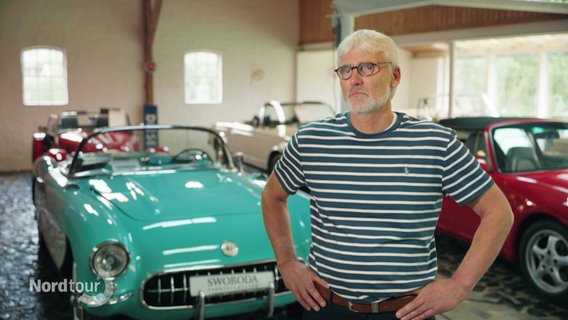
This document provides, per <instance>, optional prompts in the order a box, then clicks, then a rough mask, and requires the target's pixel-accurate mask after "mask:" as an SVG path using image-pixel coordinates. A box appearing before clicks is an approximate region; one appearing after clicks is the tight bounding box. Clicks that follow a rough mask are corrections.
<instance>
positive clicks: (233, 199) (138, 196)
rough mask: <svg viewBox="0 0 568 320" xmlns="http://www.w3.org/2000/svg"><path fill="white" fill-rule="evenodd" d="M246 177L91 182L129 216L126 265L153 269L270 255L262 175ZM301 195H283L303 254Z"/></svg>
mask: <svg viewBox="0 0 568 320" xmlns="http://www.w3.org/2000/svg"><path fill="white" fill-rule="evenodd" d="M248 177H249V175H248V174H238V173H230V172H220V171H216V170H215V171H214V170H211V171H199V172H175V173H172V174H160V175H159V176H155V175H139V176H115V177H113V178H112V179H108V180H106V179H105V180H104V182H102V180H101V181H94V180H93V181H92V182H91V184H93V189H95V192H96V193H98V194H99V195H100V196H101V197H103V198H104V199H106V201H108V202H111V203H113V204H114V206H116V207H118V208H119V209H120V211H122V212H124V214H125V215H127V216H129V217H131V218H132V219H126V221H122V222H121V223H126V224H128V229H129V232H128V237H127V239H128V240H126V241H127V242H128V243H129V245H128V247H130V248H132V249H133V250H135V252H131V254H132V255H133V256H134V257H136V258H133V259H134V260H135V262H134V266H133V267H134V268H136V269H139V270H143V271H144V272H156V271H158V270H179V269H191V268H203V267H205V266H219V265H231V264H240V263H247V262H250V261H265V260H272V259H274V253H273V251H272V247H271V246H270V241H269V240H268V237H267V235H266V232H265V229H264V223H263V219H262V213H261V207H260V193H261V191H262V188H263V186H264V183H265V182H264V181H263V180H254V179H249V178H248ZM97 183H98V184H100V185H99V186H97V187H95V186H94V185H96V184H97ZM308 201H309V200H308V197H307V196H306V195H304V194H300V195H293V196H291V197H290V199H289V207H290V224H291V228H292V233H293V237H294V243H295V246H296V252H297V253H298V255H299V256H300V257H304V258H305V257H307V254H308V251H309V246H310V225H309V203H308ZM225 246H228V247H229V248H230V247H233V248H234V247H237V248H238V249H237V250H236V251H232V252H231V250H227V249H225V250H224V249H223V248H224V247H225Z"/></svg>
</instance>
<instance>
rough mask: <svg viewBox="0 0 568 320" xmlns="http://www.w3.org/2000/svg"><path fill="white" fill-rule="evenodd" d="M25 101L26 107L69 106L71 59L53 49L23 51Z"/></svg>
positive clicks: (36, 48) (61, 51)
mask: <svg viewBox="0 0 568 320" xmlns="http://www.w3.org/2000/svg"><path fill="white" fill-rule="evenodd" d="M21 63H22V79H23V97H24V105H26V106H37V105H40V106H48V105H49V106H54V105H66V104H68V102H69V95H68V92H67V58H66V56H65V52H63V50H60V49H58V48H52V47H32V48H26V49H24V50H23V51H22V56H21Z"/></svg>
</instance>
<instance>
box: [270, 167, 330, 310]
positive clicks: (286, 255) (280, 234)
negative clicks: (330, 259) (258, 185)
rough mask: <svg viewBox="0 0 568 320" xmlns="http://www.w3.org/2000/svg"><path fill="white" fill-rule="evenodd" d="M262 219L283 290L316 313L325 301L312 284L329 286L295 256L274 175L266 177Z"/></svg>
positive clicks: (284, 195)
mask: <svg viewBox="0 0 568 320" xmlns="http://www.w3.org/2000/svg"><path fill="white" fill-rule="evenodd" d="M262 217H263V219H264V227H265V229H266V233H267V234H268V238H269V239H270V243H271V244H272V248H273V250H274V254H275V256H276V261H277V263H278V269H279V270H280V273H281V274H282V278H283V279H284V283H285V284H286V287H287V288H288V289H290V291H291V292H292V294H294V296H295V297H296V300H298V302H299V303H300V304H301V305H302V306H303V307H304V308H305V309H306V310H311V309H315V310H319V309H320V307H323V306H325V300H324V299H323V298H322V297H321V296H320V294H319V292H318V291H317V290H316V288H315V286H314V281H317V282H319V283H321V284H322V285H324V286H325V287H329V286H328V285H327V283H326V282H325V281H324V280H322V279H321V278H319V277H318V276H317V275H316V274H315V272H314V271H313V270H312V269H311V268H309V267H308V266H306V265H305V264H303V263H301V262H300V261H299V260H298V257H297V256H296V251H295V250H294V242H293V240H292V232H291V229H290V217H289V213H288V193H286V191H285V190H284V189H283V188H282V186H281V185H280V182H279V181H278V179H277V178H276V177H275V176H274V173H273V174H271V175H270V177H269V178H268V181H267V183H266V186H265V188H264V190H263V192H262Z"/></svg>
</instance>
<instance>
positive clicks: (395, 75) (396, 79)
mask: <svg viewBox="0 0 568 320" xmlns="http://www.w3.org/2000/svg"><path fill="white" fill-rule="evenodd" d="M400 76H401V75H400V68H399V67H396V68H394V69H393V70H392V80H391V88H396V87H397V86H398V84H399V83H400Z"/></svg>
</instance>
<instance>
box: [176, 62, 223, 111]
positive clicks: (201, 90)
mask: <svg viewBox="0 0 568 320" xmlns="http://www.w3.org/2000/svg"><path fill="white" fill-rule="evenodd" d="M184 91H185V103H187V104H198V103H199V104H211V103H221V102H222V101H223V70H222V64H221V55H220V54H217V53H214V52H210V51H193V52H189V53H186V54H185V56H184Z"/></svg>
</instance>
